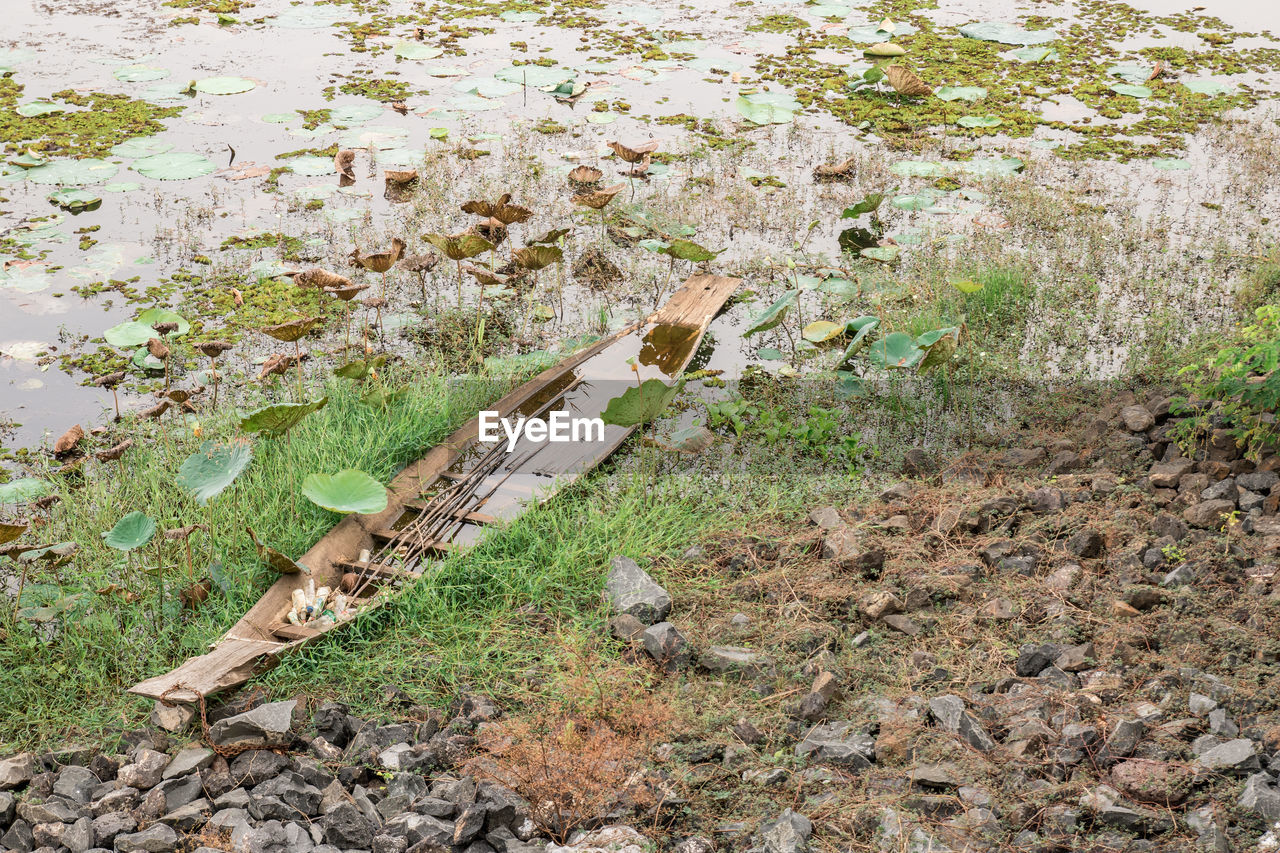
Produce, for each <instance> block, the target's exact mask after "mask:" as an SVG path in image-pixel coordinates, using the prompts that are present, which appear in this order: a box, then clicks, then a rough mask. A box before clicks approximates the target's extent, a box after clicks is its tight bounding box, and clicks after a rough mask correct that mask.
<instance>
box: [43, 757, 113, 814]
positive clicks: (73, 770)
mask: <svg viewBox="0 0 1280 853" xmlns="http://www.w3.org/2000/svg"><path fill="white" fill-rule="evenodd" d="M101 784H102V781H101V780H100V779H98V777H97V776H95V775H94V774H93V771H92V770H90V769H89V768H88V767H80V766H78V765H75V764H72V765H68V766H67V767H64V768H62V769H61V770H59V771H58V778H57V779H55V780H54V783H53V793H55V794H57V795H58V796H59V797H66V798H67V799H68V800H70V801H71V802H73V803H79V804H80V805H85V804H86V803H88V802H89V799H90V795H91V794H92V792H93V789H94V788H96V787H98V786H99V785H101Z"/></svg>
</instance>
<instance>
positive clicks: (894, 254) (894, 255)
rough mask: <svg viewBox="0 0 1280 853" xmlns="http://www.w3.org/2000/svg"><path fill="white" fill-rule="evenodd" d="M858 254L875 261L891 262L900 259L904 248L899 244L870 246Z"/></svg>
mask: <svg viewBox="0 0 1280 853" xmlns="http://www.w3.org/2000/svg"><path fill="white" fill-rule="evenodd" d="M858 254H860V255H862V257H864V258H869V259H871V260H873V261H880V262H881V263H884V264H891V263H893V262H894V261H896V260H897V259H898V255H900V254H902V249H901V248H900V247H898V246H870V247H868V248H866V249H863V250H862V251H861V252H859V253H858Z"/></svg>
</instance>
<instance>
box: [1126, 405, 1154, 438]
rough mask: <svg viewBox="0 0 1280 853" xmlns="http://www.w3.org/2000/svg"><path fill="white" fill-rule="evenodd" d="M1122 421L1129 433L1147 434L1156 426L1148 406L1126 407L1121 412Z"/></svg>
mask: <svg viewBox="0 0 1280 853" xmlns="http://www.w3.org/2000/svg"><path fill="white" fill-rule="evenodd" d="M1120 421H1121V422H1122V423H1123V424H1124V428H1125V429H1127V430H1129V432H1146V431H1147V430H1149V429H1151V428H1152V427H1153V426H1155V425H1156V419H1155V418H1154V417H1152V415H1151V412H1149V411H1147V407H1146V406H1125V407H1124V408H1123V409H1121V410H1120Z"/></svg>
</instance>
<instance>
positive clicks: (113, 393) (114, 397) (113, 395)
mask: <svg viewBox="0 0 1280 853" xmlns="http://www.w3.org/2000/svg"><path fill="white" fill-rule="evenodd" d="M111 399H112V400H113V401H114V402H115V404H116V420H117V421H118V420H120V397H119V396H118V395H117V394H116V386H114V385H112V386H111Z"/></svg>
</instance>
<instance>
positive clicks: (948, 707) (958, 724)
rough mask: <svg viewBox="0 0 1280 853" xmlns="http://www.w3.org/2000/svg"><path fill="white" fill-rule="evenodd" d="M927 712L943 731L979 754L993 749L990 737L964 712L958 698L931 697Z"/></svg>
mask: <svg viewBox="0 0 1280 853" xmlns="http://www.w3.org/2000/svg"><path fill="white" fill-rule="evenodd" d="M929 712H930V713H931V714H932V715H933V718H934V719H935V720H937V721H938V725H939V726H940V727H941V728H942V729H943V730H944V731H948V732H951V733H952V734H954V735H957V736H959V737H960V738H962V739H963V740H964V741H965V742H966V743H968V744H969V745H970V746H972V747H973V748H974V749H976V750H978V751H979V752H990V751H991V750H993V749H995V746H996V744H995V741H994V740H992V739H991V735H989V734H988V733H987V730H986V729H985V728H983V726H982V724H981V723H979V722H978V721H977V720H975V719H974V718H973V717H972V716H970V714H969V712H968V711H966V710H965V707H964V700H963V699H961V698H960V697H959V696H954V695H950V694H947V695H943V696H935V697H933V698H932V699H930V700H929Z"/></svg>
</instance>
